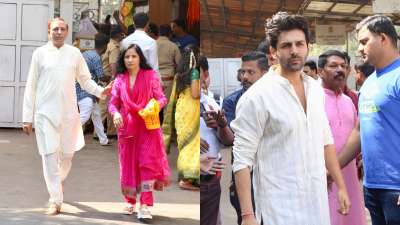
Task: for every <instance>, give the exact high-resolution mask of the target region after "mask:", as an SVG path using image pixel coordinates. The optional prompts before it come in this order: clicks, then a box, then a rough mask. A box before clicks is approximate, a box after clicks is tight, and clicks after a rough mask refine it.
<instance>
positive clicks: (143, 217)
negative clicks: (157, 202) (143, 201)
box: [137, 205, 153, 222]
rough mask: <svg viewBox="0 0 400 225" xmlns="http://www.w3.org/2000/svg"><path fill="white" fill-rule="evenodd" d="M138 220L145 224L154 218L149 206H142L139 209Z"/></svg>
mask: <svg viewBox="0 0 400 225" xmlns="http://www.w3.org/2000/svg"><path fill="white" fill-rule="evenodd" d="M137 218H138V219H139V220H140V221H143V222H150V221H151V220H152V219H153V216H152V215H151V212H150V210H149V208H147V205H142V206H141V207H140V208H139V211H138V214H137Z"/></svg>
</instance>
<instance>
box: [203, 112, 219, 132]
mask: <svg viewBox="0 0 400 225" xmlns="http://www.w3.org/2000/svg"><path fill="white" fill-rule="evenodd" d="M203 118H204V122H206V125H207V127H209V128H215V129H217V128H218V122H217V120H216V118H217V112H216V111H205V112H204V113H203Z"/></svg>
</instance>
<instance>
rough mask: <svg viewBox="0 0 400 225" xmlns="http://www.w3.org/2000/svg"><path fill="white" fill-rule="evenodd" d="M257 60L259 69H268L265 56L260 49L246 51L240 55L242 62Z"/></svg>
mask: <svg viewBox="0 0 400 225" xmlns="http://www.w3.org/2000/svg"><path fill="white" fill-rule="evenodd" d="M248 61H257V66H258V68H259V69H260V70H268V59H267V56H266V55H265V54H264V53H262V52H260V51H253V52H247V53H245V54H244V55H243V56H242V62H248Z"/></svg>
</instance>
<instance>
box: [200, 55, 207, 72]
mask: <svg viewBox="0 0 400 225" xmlns="http://www.w3.org/2000/svg"><path fill="white" fill-rule="evenodd" d="M198 65H199V67H200V68H202V69H203V70H204V71H208V60H207V57H205V56H204V55H200V56H199V62H198Z"/></svg>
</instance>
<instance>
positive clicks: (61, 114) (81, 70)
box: [23, 19, 109, 215]
mask: <svg viewBox="0 0 400 225" xmlns="http://www.w3.org/2000/svg"><path fill="white" fill-rule="evenodd" d="M67 34H68V26H67V25H66V23H65V22H64V21H63V20H62V19H55V20H53V21H52V22H51V24H50V27H49V38H50V41H49V42H48V43H47V44H46V45H44V46H41V47H39V48H37V49H36V50H35V51H34V52H33V55H32V61H31V65H30V70H29V74H28V79H27V83H26V88H25V96H24V103H23V122H24V124H23V129H24V132H26V133H27V134H30V133H31V131H32V124H34V125H35V134H36V141H37V146H38V149H39V153H40V155H41V156H42V162H43V173H44V177H45V181H46V185H47V189H48V191H49V194H50V199H49V202H50V203H51V204H50V207H49V210H48V214H51V215H55V214H57V213H59V212H60V209H61V204H62V201H63V187H62V182H63V181H64V179H65V178H66V176H67V175H68V172H69V170H70V168H71V160H72V157H73V154H74V152H75V151H78V150H80V149H81V148H82V147H83V146H84V144H85V143H84V137H83V132H82V125H81V122H80V116H79V112H78V109H77V100H76V99H77V98H76V93H75V81H76V80H77V81H78V82H79V84H80V85H81V87H82V88H83V89H85V90H86V91H88V92H89V93H91V94H93V95H96V96H98V97H101V96H102V94H105V92H108V89H109V87H107V88H106V90H105V89H103V88H102V87H100V86H98V85H97V84H96V83H95V82H94V81H93V80H92V79H91V75H90V72H89V70H88V67H87V65H86V62H85V60H84V59H83V57H82V54H81V53H80V51H79V50H78V49H77V48H75V47H72V46H70V45H67V44H64V40H65V37H66V36H67Z"/></svg>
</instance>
